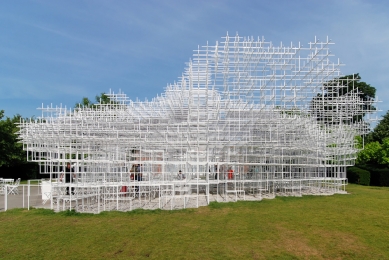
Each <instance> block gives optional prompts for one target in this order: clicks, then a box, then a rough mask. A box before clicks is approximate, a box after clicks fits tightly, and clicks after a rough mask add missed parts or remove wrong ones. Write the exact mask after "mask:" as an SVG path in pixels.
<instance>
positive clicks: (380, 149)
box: [357, 137, 389, 166]
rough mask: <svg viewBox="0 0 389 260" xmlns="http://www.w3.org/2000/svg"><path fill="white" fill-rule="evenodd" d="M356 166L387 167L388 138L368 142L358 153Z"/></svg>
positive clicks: (388, 162) (388, 154)
mask: <svg viewBox="0 0 389 260" xmlns="http://www.w3.org/2000/svg"><path fill="white" fill-rule="evenodd" d="M357 164H359V165H368V164H369V165H373V166H377V165H380V166H389V137H387V138H384V139H383V140H382V144H381V143H380V142H378V141H374V142H370V143H367V144H366V145H365V148H364V149H363V150H361V151H360V152H359V153H358V157H357Z"/></svg>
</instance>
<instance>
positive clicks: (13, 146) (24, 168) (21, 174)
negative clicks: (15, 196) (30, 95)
mask: <svg viewBox="0 0 389 260" xmlns="http://www.w3.org/2000/svg"><path fill="white" fill-rule="evenodd" d="M3 117H4V110H0V172H1V175H2V177H8V178H22V179H31V178H36V177H37V174H38V172H39V166H38V164H37V163H33V162H27V155H26V152H25V151H23V145H22V144H21V143H19V137H18V134H17V132H18V131H19V128H18V127H17V123H19V122H20V120H21V116H20V115H15V116H14V117H13V118H9V117H7V118H5V119H3Z"/></svg>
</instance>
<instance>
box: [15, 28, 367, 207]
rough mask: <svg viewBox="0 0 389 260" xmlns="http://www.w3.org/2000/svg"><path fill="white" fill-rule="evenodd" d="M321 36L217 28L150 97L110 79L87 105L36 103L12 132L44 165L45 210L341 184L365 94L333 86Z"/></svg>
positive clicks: (332, 66) (362, 128)
mask: <svg viewBox="0 0 389 260" xmlns="http://www.w3.org/2000/svg"><path fill="white" fill-rule="evenodd" d="M331 44H332V43H331V42H330V41H329V40H328V39H327V40H326V41H324V42H321V41H319V40H317V39H315V40H314V41H313V42H310V43H309V44H308V45H307V47H305V46H304V47H303V46H302V45H301V44H300V43H298V44H297V45H294V44H291V45H288V46H286V45H283V44H280V45H278V46H275V45H273V44H272V43H271V42H267V41H265V40H264V39H260V38H258V39H254V38H252V37H240V36H238V35H236V36H233V37H231V36H228V35H227V36H226V37H223V38H222V40H221V41H220V42H216V44H215V45H212V46H211V45H206V46H203V47H201V48H198V50H196V51H195V52H194V54H193V57H192V59H191V60H190V61H189V63H188V65H187V67H186V68H185V70H184V73H183V74H182V76H181V77H180V78H179V80H178V81H177V82H176V83H174V84H171V85H168V86H167V87H166V89H165V91H164V93H163V94H161V95H158V96H156V97H155V98H153V99H152V100H151V101H133V100H130V99H129V98H128V97H127V96H126V95H125V94H124V93H122V92H119V93H114V92H112V91H110V93H108V94H107V95H108V96H109V99H110V102H109V103H104V104H96V105H95V106H93V107H78V108H75V109H67V108H64V107H52V106H50V107H44V106H42V108H41V109H42V117H40V118H37V120H34V121H23V122H21V124H20V132H19V134H20V139H21V142H22V143H23V144H24V149H25V150H26V151H27V152H28V154H29V160H31V161H34V162H39V163H40V165H41V170H42V172H43V173H49V174H50V181H48V183H46V185H47V187H46V189H45V192H46V196H47V199H49V200H50V201H51V207H52V208H54V209H57V210H64V209H69V208H75V209H76V210H77V211H85V212H100V211H103V210H124V211H126V210H132V209H135V208H145V209H155V208H162V209H176V208H186V207H198V206H201V205H207V204H208V203H209V202H211V201H236V200H261V199H262V198H273V197H274V196H277V195H281V196H282V195H284V196H288V195H293V196H301V195H304V194H334V193H343V192H344V185H346V184H347V179H346V167H347V166H350V165H353V164H354V161H355V157H356V152H357V149H356V146H355V137H356V136H358V135H361V134H363V133H365V132H366V131H367V126H368V124H367V123H366V122H367V121H368V114H369V113H371V112H373V111H374V107H372V104H373V103H374V100H366V99H362V98H361V97H360V95H359V90H358V89H357V88H351V89H350V88H347V91H344V89H345V81H344V80H339V78H340V77H341V76H343V75H342V74H341V72H340V69H339V68H340V66H341V63H339V61H338V60H336V61H335V62H334V61H333V57H332V56H333V55H332V54H331V52H330V50H329V47H330V45H331ZM353 80H354V79H347V80H346V81H347V82H346V84H347V85H348V86H349V85H350V83H352V81H353ZM351 85H352V84H351ZM134 87H135V86H134ZM340 89H341V90H342V91H339V90H340ZM356 118H359V120H356ZM361 118H363V121H362V120H361ZM67 162H70V163H71V164H72V165H73V169H74V171H75V174H76V175H77V177H76V178H74V179H72V182H71V183H63V182H61V181H60V175H61V174H62V171H63V170H64V168H65V165H66V164H67ZM138 165H139V167H138ZM179 170H181V171H182V173H183V174H184V175H185V178H177V174H178V172H179ZM231 170H232V172H233V174H229V173H231ZM137 176H140V177H139V178H138V177H137ZM69 186H71V187H72V188H73V189H72V190H73V192H72V193H70V194H69V195H67V194H66V193H65V190H66V187H69Z"/></svg>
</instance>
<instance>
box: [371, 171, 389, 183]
mask: <svg viewBox="0 0 389 260" xmlns="http://www.w3.org/2000/svg"><path fill="white" fill-rule="evenodd" d="M370 174H371V185H374V186H385V187H388V186H389V169H388V168H385V169H372V170H371V171H370Z"/></svg>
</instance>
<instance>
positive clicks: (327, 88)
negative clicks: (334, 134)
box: [311, 73, 376, 124]
mask: <svg viewBox="0 0 389 260" xmlns="http://www.w3.org/2000/svg"><path fill="white" fill-rule="evenodd" d="M360 80H361V77H360V76H359V74H358V73H357V74H353V75H347V76H344V77H340V78H336V79H333V80H330V81H328V82H327V83H325V84H324V85H323V89H324V93H319V94H317V96H316V97H314V98H313V99H312V105H311V110H312V114H313V115H314V116H315V117H316V118H317V120H318V121H319V122H321V123H323V124H339V123H340V122H336V121H333V118H332V117H327V116H326V112H323V111H330V110H335V111H337V109H338V106H337V105H335V104H334V105H332V104H333V102H334V103H336V102H335V101H336V100H337V99H338V98H339V97H341V96H343V95H345V94H347V93H349V92H352V91H354V92H356V93H358V96H359V98H360V99H361V100H363V101H365V102H366V103H365V104H363V105H361V107H360V109H361V110H363V111H369V110H375V107H373V106H371V104H370V101H371V100H373V99H374V98H375V94H376V89H375V88H374V87H372V86H370V85H369V84H367V83H366V82H362V81H360ZM323 101H324V102H323ZM323 103H324V105H323ZM364 115H365V113H363V114H362V115H355V116H354V117H353V118H351V119H348V120H347V121H350V122H359V121H361V120H363V117H364ZM344 120H346V119H344Z"/></svg>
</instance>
